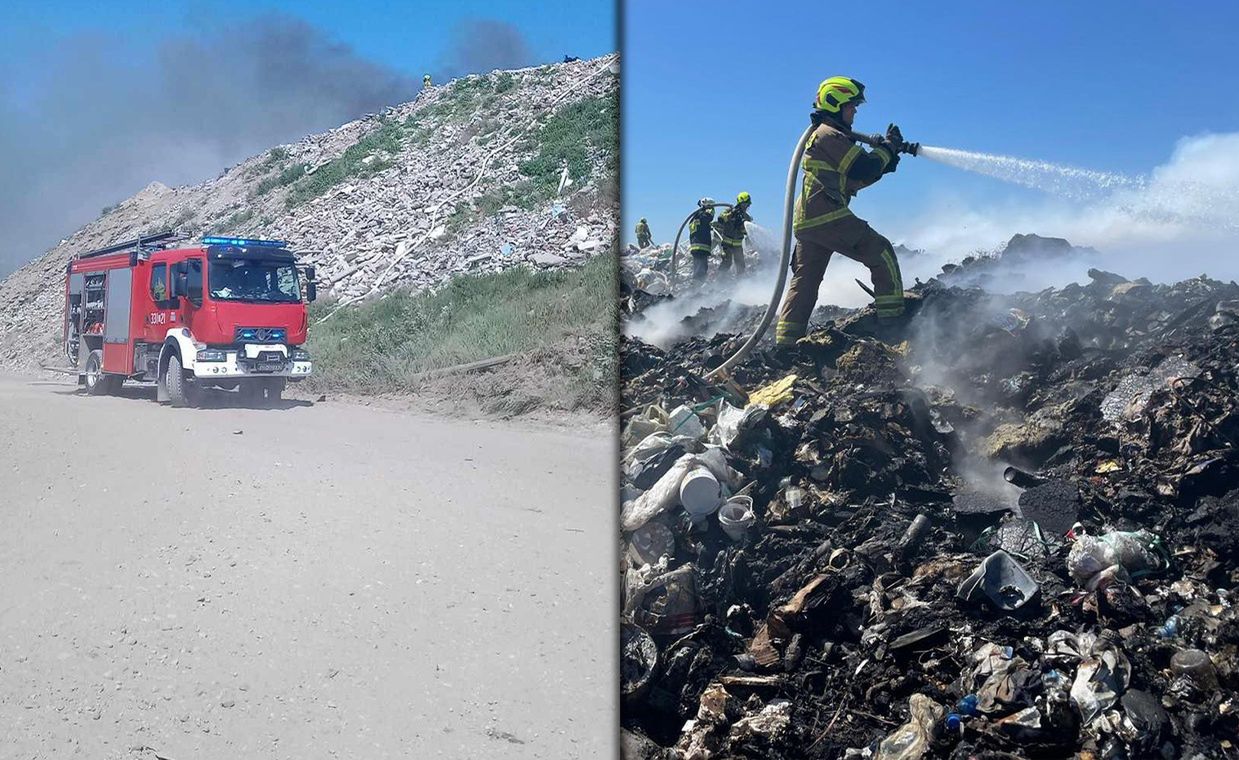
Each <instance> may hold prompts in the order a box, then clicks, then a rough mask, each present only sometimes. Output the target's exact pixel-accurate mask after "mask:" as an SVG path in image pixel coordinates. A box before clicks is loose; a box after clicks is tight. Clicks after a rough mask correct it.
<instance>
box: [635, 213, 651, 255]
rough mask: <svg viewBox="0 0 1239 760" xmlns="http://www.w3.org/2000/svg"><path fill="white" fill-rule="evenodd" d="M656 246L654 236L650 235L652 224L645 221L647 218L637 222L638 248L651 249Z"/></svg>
mask: <svg viewBox="0 0 1239 760" xmlns="http://www.w3.org/2000/svg"><path fill="white" fill-rule="evenodd" d="M653 244H654V236H653V235H651V234H650V223H649V222H647V221H645V217H641V220H640V221H639V222H637V247H638V248H649V247H650V246H651V245H653Z"/></svg>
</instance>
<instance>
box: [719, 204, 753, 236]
mask: <svg viewBox="0 0 1239 760" xmlns="http://www.w3.org/2000/svg"><path fill="white" fill-rule="evenodd" d="M750 220H751V217H750V216H749V215H748V214H746V213H744V212H743V211H740V210H738V209H736V208H729V209H727V210H726V211H724V212H723V213H721V214H719V215H718V220H717V221H716V222H714V225H713V226H714V229H715V231H716V232H718V237H719V240H720V241H721V242H722V243H723V245H742V244H743V243H744V236H745V235H746V234H747V230H745V229H744V223H745V222H747V221H750Z"/></svg>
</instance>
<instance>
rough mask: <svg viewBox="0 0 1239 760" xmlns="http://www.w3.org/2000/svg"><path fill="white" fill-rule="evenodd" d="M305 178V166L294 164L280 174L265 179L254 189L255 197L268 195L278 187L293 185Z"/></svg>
mask: <svg viewBox="0 0 1239 760" xmlns="http://www.w3.org/2000/svg"><path fill="white" fill-rule="evenodd" d="M303 176H305V164H294V165H292V166H290V167H288V168H287V169H285V170H284V171H282V172H280V173H279V174H275V175H272V176H270V177H264V178H263V180H262V181H261V182H259V183H258V185H257V186H256V187H255V188H254V195H266V194H267V193H269V192H271V191H272V190H274V189H276V188H277V187H284V186H286V185H291V184H292V183H294V182H296V181H297V180H299V179H301V178H302V177H303Z"/></svg>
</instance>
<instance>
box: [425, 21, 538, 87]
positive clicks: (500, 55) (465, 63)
mask: <svg viewBox="0 0 1239 760" xmlns="http://www.w3.org/2000/svg"><path fill="white" fill-rule="evenodd" d="M532 63H533V54H532V53H531V52H530V50H529V45H528V44H526V42H525V36H524V35H523V34H521V31H520V30H519V29H517V28H516V27H515V26H513V25H511V24H509V23H507V22H506V21H495V20H484V19H474V20H471V21H466V22H464V23H462V24H460V25H459V26H457V27H456V30H455V32H454V33H453V35H452V46H451V48H450V49H449V50H448V53H447V55H446V56H445V57H444V60H443V62H442V64H441V65H440V67H439V68H440V78H441V79H451V78H454V77H459V76H463V75H465V74H484V73H487V72H490V71H494V70H495V69H519V68H522V67H525V66H529V65H530V64H532Z"/></svg>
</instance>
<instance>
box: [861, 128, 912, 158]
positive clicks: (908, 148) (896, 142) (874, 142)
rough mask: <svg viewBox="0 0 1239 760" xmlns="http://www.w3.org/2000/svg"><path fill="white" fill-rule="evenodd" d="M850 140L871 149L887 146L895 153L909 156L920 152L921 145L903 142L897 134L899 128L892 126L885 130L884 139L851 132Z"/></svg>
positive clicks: (879, 136)
mask: <svg viewBox="0 0 1239 760" xmlns="http://www.w3.org/2000/svg"><path fill="white" fill-rule="evenodd" d="M892 138H894V139H892ZM852 139H853V140H856V141H857V142H863V143H864V144H866V145H868V146H869V147H871V148H876V147H878V146H879V145H887V146H890V147H892V148H894V149H895V151H896V152H897V153H907V154H908V155H911V156H915V155H916V154H917V153H919V152H920V151H921V144H920V143H910V142H907V141H906V140H904V139H903V135H901V134H899V127H896V126H895V125H894V124H892V125H891V126H890V129H887V131H886V136H885V137H883V136H882V135H869V134H865V133H864V132H852Z"/></svg>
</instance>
